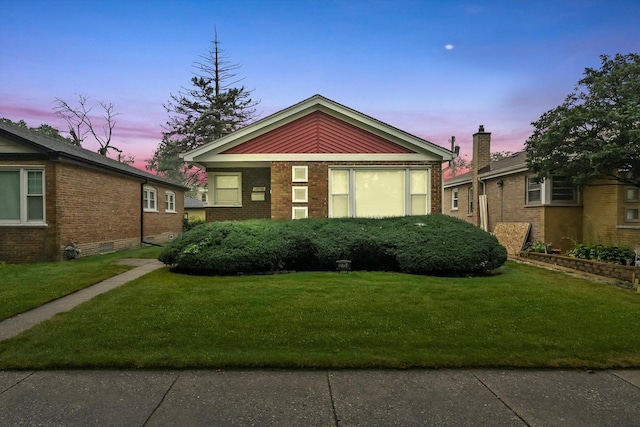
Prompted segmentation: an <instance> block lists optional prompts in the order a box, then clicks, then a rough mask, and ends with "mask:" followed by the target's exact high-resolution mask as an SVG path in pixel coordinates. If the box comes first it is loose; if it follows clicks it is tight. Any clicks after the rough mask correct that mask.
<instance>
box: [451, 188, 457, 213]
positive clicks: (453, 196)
mask: <svg viewBox="0 0 640 427" xmlns="http://www.w3.org/2000/svg"><path fill="white" fill-rule="evenodd" d="M451 210H452V211H457V210H458V189H457V188H454V189H452V190H451Z"/></svg>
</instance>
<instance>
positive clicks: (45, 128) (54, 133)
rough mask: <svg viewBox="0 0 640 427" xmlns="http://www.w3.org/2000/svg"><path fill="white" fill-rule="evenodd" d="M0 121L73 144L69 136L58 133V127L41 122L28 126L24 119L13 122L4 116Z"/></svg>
mask: <svg viewBox="0 0 640 427" xmlns="http://www.w3.org/2000/svg"><path fill="white" fill-rule="evenodd" d="M0 122H3V123H9V124H13V125H16V126H20V127H21V128H25V129H31V130H35V131H36V132H38V133H41V134H42V135H46V136H48V137H50V138H54V139H59V140H60V141H64V142H68V143H69V144H73V141H72V140H71V139H70V138H65V137H64V136H62V135H60V131H59V130H58V129H56V128H54V127H53V126H51V125H48V124H46V123H43V124H41V125H40V126H38V127H37V128H30V127H28V126H27V122H25V121H24V120H19V121H17V122H14V121H11V120H10V119H7V118H6V117H2V118H0Z"/></svg>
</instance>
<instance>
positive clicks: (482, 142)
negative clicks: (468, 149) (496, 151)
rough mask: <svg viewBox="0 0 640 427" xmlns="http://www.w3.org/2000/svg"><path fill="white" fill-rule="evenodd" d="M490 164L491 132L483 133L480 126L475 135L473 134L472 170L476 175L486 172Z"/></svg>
mask: <svg viewBox="0 0 640 427" xmlns="http://www.w3.org/2000/svg"><path fill="white" fill-rule="evenodd" d="M489 163H491V132H485V131H484V126H483V125H480V128H479V129H478V132H477V133H474V134H473V170H474V171H477V172H478V173H482V172H486V171H487V170H488V169H486V168H488V167H489Z"/></svg>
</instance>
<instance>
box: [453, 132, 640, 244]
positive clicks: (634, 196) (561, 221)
mask: <svg viewBox="0 0 640 427" xmlns="http://www.w3.org/2000/svg"><path fill="white" fill-rule="evenodd" d="M490 151H491V133H488V132H484V128H483V127H482V126H481V127H480V130H479V131H478V133H476V134H474V135H473V160H472V161H473V168H472V170H471V171H469V172H467V173H464V174H462V175H459V176H456V177H453V178H451V179H448V180H446V181H445V184H444V213H446V214H449V215H451V216H455V217H458V218H462V219H464V220H466V221H468V222H471V223H472V224H475V225H477V226H479V227H480V226H482V225H483V222H484V223H485V224H486V229H487V230H488V231H493V230H494V229H495V226H496V224H497V223H499V222H526V223H530V224H531V233H530V236H529V241H532V242H535V241H544V242H547V243H552V245H553V247H554V248H559V249H561V250H563V251H565V250H568V249H569V248H570V247H571V245H572V240H573V241H577V242H581V243H587V244H591V243H602V244H604V245H621V246H629V247H632V248H633V247H635V246H640V222H639V220H638V212H639V210H640V200H639V197H638V191H639V189H638V188H637V187H630V186H625V185H622V184H620V183H617V182H615V181H597V182H593V183H591V184H590V185H588V186H587V187H585V188H584V189H583V190H582V191H578V190H577V189H576V188H575V187H573V186H572V185H571V183H570V180H569V179H567V177H564V176H554V177H552V178H550V179H546V180H544V181H543V182H538V181H537V180H536V179H535V177H534V176H533V174H532V173H531V172H530V171H529V169H528V167H527V164H526V159H527V158H526V152H524V151H522V152H519V153H516V154H514V155H512V156H510V157H508V158H505V159H501V160H498V161H495V162H491V161H490ZM481 195H485V196H486V203H485V202H484V201H483V200H482V199H484V197H480V196H481ZM485 207H486V208H485ZM483 210H484V211H486V216H485V215H484V214H481V212H483ZM483 220H484V221H483ZM483 228H484V227H483Z"/></svg>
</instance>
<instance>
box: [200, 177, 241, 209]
mask: <svg viewBox="0 0 640 427" xmlns="http://www.w3.org/2000/svg"><path fill="white" fill-rule="evenodd" d="M208 175H209V176H210V177H211V179H210V180H209V186H210V188H211V190H212V193H211V197H210V198H209V204H208V205H207V206H213V207H215V208H241V207H242V172H220V171H218V172H209V174H208ZM231 175H233V176H237V177H238V201H237V202H235V203H218V202H217V201H216V178H215V177H216V176H231Z"/></svg>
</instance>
